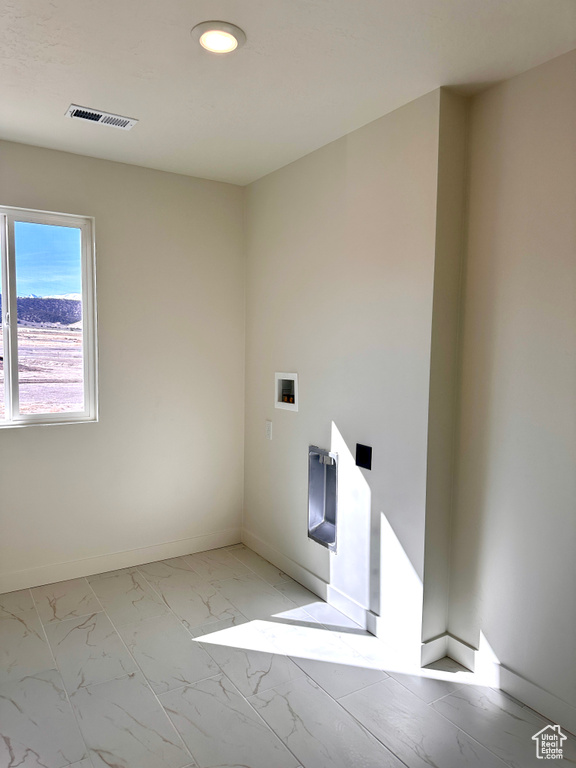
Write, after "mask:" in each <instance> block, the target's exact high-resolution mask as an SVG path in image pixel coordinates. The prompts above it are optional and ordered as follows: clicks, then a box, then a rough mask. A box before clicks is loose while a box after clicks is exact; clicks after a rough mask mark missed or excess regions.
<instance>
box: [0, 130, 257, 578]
mask: <svg viewBox="0 0 576 768" xmlns="http://www.w3.org/2000/svg"><path fill="white" fill-rule="evenodd" d="M242 194H243V193H242V190H241V189H240V188H239V187H235V186H232V185H227V184H219V183H215V182H208V181H202V180H198V179H192V178H188V177H185V176H178V175H174V174H168V173H161V172H157V171H151V170H146V169H142V168H137V167H133V166H128V165H122V164H119V163H111V162H106V161H101V160H94V159H90V158H86V157H80V156H76V155H70V154H66V153H61V152H55V151H50V150H44V149H38V148H34V147H29V146H24V145H20V144H12V143H7V142H0V204H4V205H12V206H21V207H27V208H36V209H43V210H54V211H63V212H67V213H77V214H85V215H90V216H95V217H96V239H97V292H98V332H99V334H98V335H99V348H100V355H99V359H100V360H99V371H100V375H99V385H100V421H99V423H97V424H81V425H66V426H50V427H26V428H21V429H4V430H0V467H1V470H0V471H1V488H2V492H1V502H0V504H1V512H0V592H1V591H7V590H11V589H16V588H19V587H22V586H30V585H31V584H37V583H46V582H47V581H54V580H58V579H61V578H68V577H72V576H76V575H79V574H81V573H85V572H97V571H99V570H105V569H106V568H114V567H120V566H124V565H129V564H131V563H132V562H144V561H146V560H153V559H158V558H160V557H163V556H168V555H173V554H182V553H184V552H186V551H192V550H193V549H206V548H208V547H210V546H217V545H222V544H226V543H233V542H234V541H238V540H239V539H240V525H241V510H242V493H243V427H244V424H243V422H244V404H243V375H244V373H243V371H244V256H243V219H242V215H243V214H242V211H243V209H242V205H243V203H242ZM162 545H167V546H162ZM129 551H130V552H129ZM113 553H124V554H119V555H117V556H113ZM90 558H92V559H90ZM71 561H75V562H71ZM66 564H67V565H66Z"/></svg>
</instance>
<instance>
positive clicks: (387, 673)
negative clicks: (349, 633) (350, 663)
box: [322, 603, 392, 677]
mask: <svg viewBox="0 0 576 768" xmlns="http://www.w3.org/2000/svg"><path fill="white" fill-rule="evenodd" d="M327 605H330V603H327ZM322 626H323V627H324V628H325V629H327V630H328V631H329V632H333V631H334V630H332V629H330V627H328V626H326V625H325V624H323V625H322ZM340 631H341V630H340ZM342 634H346V633H345V632H344V633H342ZM372 637H373V638H374V639H375V640H378V638H377V637H376V635H372ZM338 640H341V641H342V642H343V643H344V645H346V646H347V647H348V648H350V649H351V650H352V651H354V653H357V654H358V656H360V658H361V659H363V660H364V661H365V662H366V664H368V665H370V666H369V668H370V669H373V670H376V671H378V672H384V674H385V675H387V677H392V675H391V674H390V673H389V672H388V670H387V669H386V668H385V667H383V666H377V667H374V666H372V662H371V661H370V659H369V658H368V657H367V656H365V655H364V654H363V653H360V651H358V650H356V648H354V646H353V645H352V644H351V643H348V642H347V641H346V640H345V639H344V638H343V637H341V636H340V635H338Z"/></svg>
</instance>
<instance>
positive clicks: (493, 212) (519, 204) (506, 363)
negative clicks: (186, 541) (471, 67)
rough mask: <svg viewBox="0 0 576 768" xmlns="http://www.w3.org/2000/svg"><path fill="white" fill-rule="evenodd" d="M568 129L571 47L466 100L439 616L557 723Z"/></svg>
mask: <svg viewBox="0 0 576 768" xmlns="http://www.w3.org/2000/svg"><path fill="white" fill-rule="evenodd" d="M575 126H576V52H572V53H570V54H568V55H566V56H563V57H561V58H558V59H556V60H554V61H551V62H548V63H547V64H544V65H543V66H541V67H538V68H536V69H533V70H531V71H530V72H527V73H525V74H523V75H520V76H518V77H516V78H514V79H512V80H509V81H507V82H505V83H502V84H501V85H498V86H497V87H494V88H492V89H490V90H489V91H486V92H485V93H484V94H482V95H480V96H478V97H477V98H476V99H475V101H474V105H473V109H472V118H471V168H470V217H469V248H468V258H467V266H466V279H465V284H464V303H463V306H464V324H463V357H462V361H463V362H462V392H461V416H460V431H459V444H460V448H459V477H458V494H457V514H456V517H455V525H454V546H453V554H452V558H453V568H452V579H451V611H450V631H451V632H452V633H454V634H455V635H457V636H459V637H460V638H462V639H464V640H466V641H467V642H468V643H470V644H472V645H474V646H477V644H478V640H479V637H480V633H483V634H484V636H485V637H486V640H487V642H488V643H489V645H490V646H491V647H492V649H493V651H494V653H495V654H496V656H497V657H498V659H499V660H500V662H501V663H502V664H503V665H504V666H505V667H506V668H508V669H510V670H512V672H514V673H516V675H517V676H516V677H514V676H508V677H509V678H510V679H511V680H513V681H515V682H513V685H512V692H516V695H518V696H519V697H520V698H521V699H522V700H524V701H527V702H528V703H530V704H531V705H532V706H534V707H535V708H537V709H540V710H541V711H544V712H545V713H546V714H548V715H549V717H551V718H554V719H556V721H557V722H561V723H562V722H565V723H566V724H567V725H568V723H570V725H569V727H572V728H574V727H576V709H574V707H576V656H575V638H576V602H575V601H574V589H575V585H576V557H575V552H576V508H575V499H576V131H575ZM522 680H524V681H525V682H524V683H523V682H522ZM508 689H509V690H510V689H511V687H510V684H509V687H508ZM545 692H548V693H545ZM548 694H553V697H555V702H554V700H553V699H552V698H551V697H550V696H549V695H548ZM543 708H544V710H543ZM546 708H547V709H546Z"/></svg>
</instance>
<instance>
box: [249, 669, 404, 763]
mask: <svg viewBox="0 0 576 768" xmlns="http://www.w3.org/2000/svg"><path fill="white" fill-rule="evenodd" d="M304 675H305V677H306V678H307V679H308V681H309V682H311V683H312V685H315V686H318V688H319V689H320V690H321V691H322V693H325V694H326V696H328V697H329V698H330V699H331V700H332V701H333V702H334V703H335V704H336V705H337V706H338V707H339V708H340V709H341V710H342V711H343V712H344V713H345V714H346V715H348V716H349V717H351V718H352V719H353V720H354V721H355V722H356V723H357V724H358V726H359V727H360V728H361V730H362V731H363V732H364V734H366V735H367V736H368V737H369V738H372V739H374V740H375V741H377V742H378V745H380V746H382V747H383V748H384V749H385V750H386V751H387V752H389V753H390V754H391V755H392V756H393V757H394V758H396V759H397V760H398V761H399V762H400V763H401V764H402V765H404V766H406V768H411V767H410V766H409V765H408V763H406V762H404V760H402V758H400V757H398V755H397V754H396V753H395V752H393V751H392V749H390V747H389V746H387V745H386V744H384V742H383V741H382V740H381V739H379V738H378V737H377V736H376V735H375V734H373V733H372V731H371V730H370V729H369V728H367V727H366V726H365V725H364V723H362V722H361V721H360V720H358V718H357V717H355V715H353V714H352V712H349V711H348V710H347V709H346V707H344V706H343V705H342V704H341V703H340V701H339V700H338V699H336V698H334V696H332V694H330V693H328V691H325V690H324V688H322V686H321V685H320V683H317V682H316V681H315V680H313V679H312V678H311V677H310V675H308V674H307V673H306V672H304ZM289 683H290V681H288V682H284V683H279V684H278V685H275V686H273V687H272V688H268V689H267V690H266V691H265V692H266V693H270V691H273V690H276V689H277V688H280V686H282V685H289ZM371 685H377V683H371ZM363 690H364V689H363ZM263 693H264V691H263ZM257 695H258V694H257V693H255V694H253V695H252V696H251V697H245V698H246V700H247V701H248V703H249V704H250V705H251V706H252V709H255V707H254V706H253V705H252V703H251V702H250V698H253V697H256V696H257ZM279 695H280V696H282V694H279ZM346 695H348V696H349V695H351V694H346ZM341 698H344V697H341ZM255 711H256V712H257V710H255ZM257 714H259V713H258V712H257ZM260 717H262V716H261V715H260ZM262 719H263V718H262ZM268 727H269V728H271V730H274V729H273V728H272V726H268ZM274 733H276V731H274ZM276 735H277V736H278V734H276ZM278 738H279V739H280V741H282V743H283V744H284V741H283V740H282V738H281V737H280V736H278ZM290 751H291V752H292V750H290ZM292 754H294V753H293V752H292ZM294 757H295V758H296V760H299V758H298V756H297V755H294Z"/></svg>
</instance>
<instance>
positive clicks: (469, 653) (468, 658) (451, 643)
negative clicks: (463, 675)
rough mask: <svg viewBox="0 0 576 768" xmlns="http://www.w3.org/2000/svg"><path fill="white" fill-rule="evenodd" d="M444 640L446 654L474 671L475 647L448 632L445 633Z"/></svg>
mask: <svg viewBox="0 0 576 768" xmlns="http://www.w3.org/2000/svg"><path fill="white" fill-rule="evenodd" d="M446 642H447V649H446V651H447V652H446V656H450V658H451V659H454V661H457V662H458V663H459V664H462V666H463V667H466V669H469V670H470V671H471V672H474V670H475V669H476V666H477V658H476V657H477V653H478V651H477V649H476V648H474V647H473V646H471V645H469V644H468V643H466V642H464V640H460V638H458V637H454V635H450V634H448V633H447V634H446Z"/></svg>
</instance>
